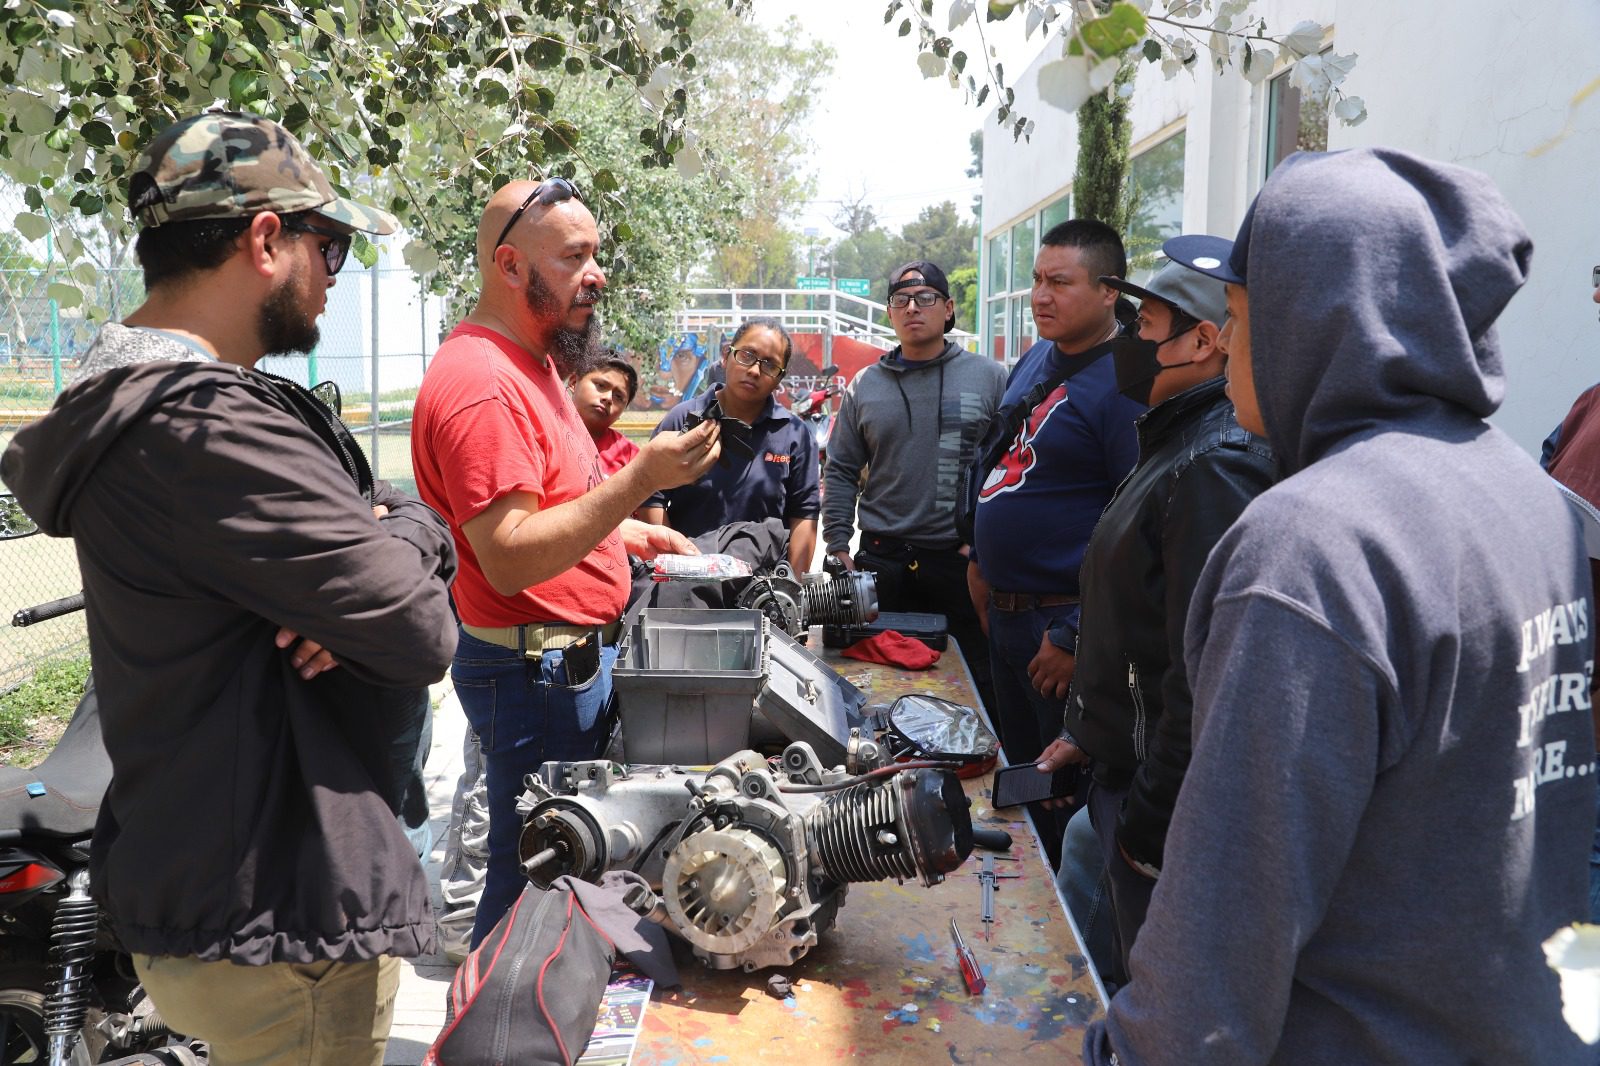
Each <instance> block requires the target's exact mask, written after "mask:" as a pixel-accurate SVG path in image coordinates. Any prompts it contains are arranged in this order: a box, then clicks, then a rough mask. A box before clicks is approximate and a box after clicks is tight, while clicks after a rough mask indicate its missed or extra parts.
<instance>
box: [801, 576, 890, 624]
mask: <svg viewBox="0 0 1600 1066" xmlns="http://www.w3.org/2000/svg"><path fill="white" fill-rule="evenodd" d="M800 594H801V596H802V597H803V598H804V600H805V607H806V610H805V617H806V622H807V623H808V624H810V625H824V626H852V625H864V624H865V623H867V622H871V621H873V620H874V619H876V618H877V617H878V579H877V578H876V577H874V576H873V574H872V571H870V570H852V571H850V572H849V573H844V574H840V575H838V576H837V577H835V578H834V579H833V580H832V581H828V582H824V583H821V584H816V585H806V586H804V587H803V588H802V589H801V592H800Z"/></svg>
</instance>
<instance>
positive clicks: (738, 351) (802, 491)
mask: <svg viewBox="0 0 1600 1066" xmlns="http://www.w3.org/2000/svg"><path fill="white" fill-rule="evenodd" d="M793 348H794V346H793V343H792V342H791V340H790V338H789V333H788V331H787V330H785V329H784V328H783V326H782V325H780V324H779V323H778V321H777V320H776V319H771V318H752V319H750V320H748V321H746V322H745V323H744V324H743V325H741V326H740V327H739V329H738V331H737V332H735V333H734V335H733V339H732V341H731V342H730V343H729V347H728V351H727V353H726V354H725V355H724V356H723V360H722V366H723V373H724V375H725V380H726V384H724V385H722V386H720V387H718V388H715V389H708V390H707V391H705V392H703V393H701V394H700V395H698V396H696V397H694V398H693V399H689V400H685V401H684V402H682V403H680V404H678V406H676V407H674V408H673V409H672V410H671V411H669V412H667V416H666V417H665V418H663V419H662V420H661V424H660V425H659V426H657V427H656V430H655V431H656V433H661V432H664V431H667V430H681V429H683V428H684V427H685V425H686V422H687V420H688V419H689V418H690V416H691V415H692V416H695V417H696V418H705V417H707V416H708V414H710V413H711V409H712V408H713V407H715V408H717V409H718V410H719V411H720V413H721V415H722V416H723V417H724V418H725V419H735V420H737V421H738V422H741V423H744V424H745V425H746V426H748V427H749V429H748V430H747V431H741V432H736V431H735V430H738V429H741V427H735V426H734V425H733V423H732V422H729V421H724V422H723V432H724V433H726V434H727V435H728V438H729V439H728V444H727V446H725V447H724V448H723V450H722V458H721V459H719V460H718V461H717V464H716V465H715V466H713V467H712V468H711V470H710V471H709V472H708V473H706V474H705V476H703V477H702V478H701V479H700V480H699V481H694V482H691V483H689V484H687V485H680V486H679V487H678V488H675V489H668V490H667V491H665V492H658V493H656V494H655V495H654V496H652V497H650V498H649V499H648V500H646V501H645V504H644V507H643V508H642V511H641V517H643V518H644V520H645V521H646V522H654V523H655V524H657V525H669V526H671V527H672V528H673V529H676V530H677V531H678V532H680V533H682V534H683V535H684V536H686V537H698V536H700V535H701V534H703V533H709V532H710V531H711V530H713V529H717V528H718V527H720V526H725V525H728V524H729V523H730V522H759V521H761V520H763V519H767V518H781V519H783V520H784V522H785V524H787V525H788V527H789V550H788V559H789V566H790V568H791V569H793V570H794V572H795V573H797V574H803V573H805V572H806V571H808V570H810V569H811V560H812V556H814V555H815V554H816V550H817V515H818V514H819V513H820V512H821V510H822V499H821V493H820V491H819V488H818V482H819V480H820V474H821V470H820V468H819V466H818V461H817V442H816V438H814V437H813V436H812V435H811V430H810V429H809V428H808V427H807V426H806V424H805V422H804V421H803V420H801V419H800V418H798V417H797V416H795V415H793V414H791V413H790V412H789V410H788V409H787V408H784V407H782V406H780V405H779V404H778V401H777V399H776V398H775V397H774V395H773V394H774V393H775V392H776V391H777V389H778V386H779V385H780V384H782V382H783V375H784V374H785V373H786V372H787V371H788V369H789V357H790V355H791V354H792V352H793ZM745 442H748V447H745V446H744V443H745Z"/></svg>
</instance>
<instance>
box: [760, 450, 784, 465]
mask: <svg viewBox="0 0 1600 1066" xmlns="http://www.w3.org/2000/svg"><path fill="white" fill-rule="evenodd" d="M764 458H765V459H766V460H767V462H769V463H784V464H786V465H787V464H788V462H789V456H787V455H784V454H782V453H780V452H768V453H767V454H766V455H765V456H764Z"/></svg>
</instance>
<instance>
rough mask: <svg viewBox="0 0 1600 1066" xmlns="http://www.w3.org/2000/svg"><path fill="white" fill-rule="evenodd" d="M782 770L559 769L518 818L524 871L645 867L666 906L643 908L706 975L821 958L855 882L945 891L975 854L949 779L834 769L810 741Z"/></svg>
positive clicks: (744, 756) (752, 763)
mask: <svg viewBox="0 0 1600 1066" xmlns="http://www.w3.org/2000/svg"><path fill="white" fill-rule="evenodd" d="M864 754H865V757H866V759H867V761H868V763H869V764H870V763H871V762H874V761H876V760H877V758H878V756H877V753H876V751H875V750H873V749H871V748H870V746H869V748H868V750H867V751H866V752H865V753H864ZM781 763H782V766H781V769H773V768H771V767H769V766H768V764H767V760H766V759H765V758H763V757H762V756H761V755H759V754H757V753H756V752H753V751H742V752H738V753H736V754H734V755H732V756H730V757H728V758H726V759H724V760H722V761H721V762H719V763H718V764H717V765H716V766H714V767H712V768H711V769H710V770H709V771H688V770H683V769H680V768H678V767H666V766H646V767H631V768H624V767H621V766H619V765H617V764H615V763H609V762H581V763H546V764H545V765H544V766H543V767H542V768H541V769H540V772H539V775H538V777H537V778H532V777H530V779H529V781H530V788H529V791H528V792H527V793H525V794H524V795H523V798H522V803H521V806H520V809H522V810H523V811H524V813H525V815H526V820H525V822H524V823H523V831H522V839H521V843H520V851H521V858H522V861H523V868H524V870H526V871H527V873H528V876H529V878H530V879H531V880H532V881H533V882H534V883H535V884H538V885H541V886H547V885H549V884H550V882H552V881H554V880H555V879H556V878H557V877H560V876H562V875H563V874H570V875H572V876H575V877H578V878H580V879H583V880H588V881H597V880H599V878H600V875H601V874H603V873H605V872H606V871H607V870H619V869H627V870H633V871H634V872H636V873H638V874H640V875H642V876H643V877H644V878H645V880H647V881H648V882H649V883H650V885H651V886H652V888H653V889H654V890H655V895H653V896H652V895H651V894H649V893H640V894H639V895H636V896H634V897H632V898H630V899H629V900H628V903H629V905H630V906H632V907H633V908H634V909H635V910H637V911H639V912H640V913H641V914H646V915H647V916H649V917H651V918H652V919H653V920H655V921H657V922H660V923H661V924H662V925H663V926H665V927H666V928H667V929H669V930H671V931H673V932H675V933H677V935H679V936H680V937H682V938H683V939H685V940H687V941H688V942H689V943H690V944H691V945H692V946H693V948H694V953H695V955H696V956H697V957H698V958H700V959H701V960H702V961H703V962H705V964H706V965H707V966H710V967H712V968H714V969H733V968H735V967H742V968H743V969H744V970H745V971H746V972H750V971H754V970H759V969H762V968H763V967H767V966H785V965H788V964H790V963H793V962H795V961H797V960H799V959H800V958H801V957H802V956H804V955H805V954H806V952H808V951H809V950H811V948H812V947H813V946H814V945H815V944H816V943H817V936H818V934H819V933H822V932H824V931H825V930H827V929H828V928H829V927H830V926H831V925H832V924H833V922H834V918H835V915H836V914H837V912H838V909H839V906H840V905H841V904H842V903H843V902H844V897H845V890H846V886H847V885H849V884H851V883H853V882H862V881H883V880H887V879H889V878H894V879H896V880H898V881H906V880H910V879H912V878H915V879H918V880H920V881H921V882H922V884H923V885H936V884H938V883H939V882H940V881H942V880H944V875H945V874H947V873H949V872H951V871H952V870H954V869H956V868H957V867H958V866H960V865H961V863H962V862H964V861H965V860H966V857H967V855H968V854H970V853H971V851H972V822H971V817H970V814H969V811H968V800H967V797H966V795H965V793H963V792H962V790H961V784H960V782H959V781H957V779H956V776H955V774H953V773H951V772H949V771H946V770H940V769H929V768H920V769H910V770H897V769H895V768H894V767H893V766H879V767H876V768H870V766H852V768H851V769H853V770H854V769H861V770H864V772H861V773H857V774H854V775H852V774H851V773H850V772H848V771H844V770H840V771H830V772H824V771H823V769H822V767H821V765H820V763H819V762H818V760H817V757H816V755H815V753H814V752H813V751H812V750H811V747H810V745H808V744H805V743H803V742H796V743H794V744H791V745H789V747H788V748H787V749H785V751H784V753H783V758H782V760H781Z"/></svg>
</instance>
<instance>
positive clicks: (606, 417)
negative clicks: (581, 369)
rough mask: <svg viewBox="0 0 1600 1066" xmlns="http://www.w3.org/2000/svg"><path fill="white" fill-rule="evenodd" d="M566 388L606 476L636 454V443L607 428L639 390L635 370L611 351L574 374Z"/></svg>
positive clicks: (620, 414)
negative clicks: (580, 372) (594, 364)
mask: <svg viewBox="0 0 1600 1066" xmlns="http://www.w3.org/2000/svg"><path fill="white" fill-rule="evenodd" d="M568 387H569V388H570V389H571V390H572V405H573V406H574V407H576V408H577V409H578V417H579V418H581V419H583V424H584V425H585V426H587V427H588V429H589V435H590V436H591V437H593V438H594V446H595V448H596V449H598V450H599V452H600V469H601V470H603V471H605V475H606V477H610V476H611V475H612V474H615V473H616V472H617V471H618V470H621V469H622V468H623V467H624V466H626V465H628V460H630V459H632V458H633V457H634V456H635V455H638V454H639V446H638V445H637V444H635V443H633V441H631V440H629V439H628V438H627V437H624V436H623V435H622V434H621V433H618V432H617V431H616V430H614V429H612V428H611V427H612V425H613V424H614V423H615V422H616V420H617V419H619V418H621V417H622V412H623V411H626V410H627V409H628V405H629V404H630V403H632V402H633V397H634V395H635V394H636V393H637V392H638V391H639V372H638V371H636V370H634V369H633V365H632V364H631V363H629V362H628V361H627V360H626V359H623V358H622V357H621V356H619V355H616V354H614V353H613V354H611V355H608V356H606V358H604V359H602V360H601V361H600V362H599V363H598V364H597V365H596V366H595V367H594V369H592V370H590V371H588V372H586V373H584V374H581V375H577V376H574V377H573V379H572V381H571V382H569V383H568Z"/></svg>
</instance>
